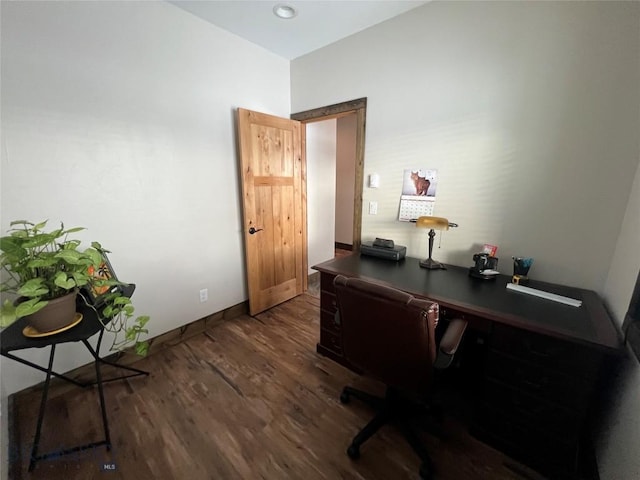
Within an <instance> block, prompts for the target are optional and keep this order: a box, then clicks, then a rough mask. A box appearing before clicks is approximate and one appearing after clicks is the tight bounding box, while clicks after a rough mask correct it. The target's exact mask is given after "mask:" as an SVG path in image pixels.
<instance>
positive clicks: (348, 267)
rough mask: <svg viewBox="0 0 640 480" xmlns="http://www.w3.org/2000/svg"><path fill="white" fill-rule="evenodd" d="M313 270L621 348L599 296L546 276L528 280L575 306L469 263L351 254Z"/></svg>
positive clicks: (557, 334)
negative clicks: (516, 287) (479, 272)
mask: <svg viewBox="0 0 640 480" xmlns="http://www.w3.org/2000/svg"><path fill="white" fill-rule="evenodd" d="M312 268H314V269H315V270H318V271H320V272H323V273H329V274H332V275H337V274H341V275H345V276H348V277H358V278H363V279H369V280H375V281H377V282H378V283H383V284H387V285H390V286H392V287H395V288H397V289H400V290H403V291H405V292H408V293H411V294H412V295H416V296H419V297H423V298H428V299H430V300H433V301H435V302H438V303H439V304H440V305H441V306H443V307H448V308H451V309H454V310H457V311H459V312H463V313H466V314H470V315H477V316H481V317H483V318H487V319H490V320H492V321H495V322H499V323H504V324H507V325H512V326H514V327H518V328H522V329H525V330H529V331H533V332H537V333H541V334H543V335H549V336H553V337H557V338H562V339H564V340H569V341H572V342H576V343H583V344H586V345H589V346H591V347H595V348H601V349H604V350H610V351H612V350H620V349H621V347H622V341H621V337H620V335H619V333H618V330H617V328H616V326H615V325H614V323H613V321H612V320H611V317H610V316H609V314H608V313H607V311H606V310H605V307H604V304H603V303H602V300H601V299H600V297H599V296H598V295H597V294H596V293H595V292H594V291H591V290H584V289H579V288H573V287H566V286H562V285H555V284H551V283H546V282H538V281H531V282H530V283H529V284H528V285H527V286H530V287H532V288H537V289H539V290H545V291H547V292H551V293H555V294H558V295H563V296H565V297H571V298H575V299H578V300H582V305H581V306H580V307H572V306H569V305H564V304H561V303H558V302H554V301H551V300H546V299H543V298H538V297H534V296H531V295H527V294H523V293H519V292H515V291H511V290H507V289H506V284H507V283H508V282H510V280H511V277H508V276H506V275H499V276H498V278H496V279H495V280H481V279H477V278H473V277H470V276H469V274H468V268H463V267H456V266H450V265H448V266H447V270H427V269H425V268H420V265H419V259H417V258H410V257H407V258H405V259H403V260H401V261H399V262H393V261H389V260H384V259H379V258H374V257H367V256H359V255H358V254H352V255H348V256H346V257H342V258H337V259H334V260H330V261H328V262H324V263H321V264H319V265H315V266H314V267H312Z"/></svg>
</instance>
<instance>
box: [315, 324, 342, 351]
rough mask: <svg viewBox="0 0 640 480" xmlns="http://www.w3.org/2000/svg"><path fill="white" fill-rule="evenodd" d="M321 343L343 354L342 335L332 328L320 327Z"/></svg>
mask: <svg viewBox="0 0 640 480" xmlns="http://www.w3.org/2000/svg"><path fill="white" fill-rule="evenodd" d="M320 345H322V346H323V347H325V348H327V349H329V350H331V351H333V352H335V353H337V354H338V355H342V337H341V336H340V335H337V334H336V333H334V332H332V331H330V330H326V329H324V328H321V329H320Z"/></svg>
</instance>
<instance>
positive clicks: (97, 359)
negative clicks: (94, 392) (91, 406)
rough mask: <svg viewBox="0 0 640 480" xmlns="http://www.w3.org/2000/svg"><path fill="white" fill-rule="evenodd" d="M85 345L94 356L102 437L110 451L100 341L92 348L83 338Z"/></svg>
mask: <svg viewBox="0 0 640 480" xmlns="http://www.w3.org/2000/svg"><path fill="white" fill-rule="evenodd" d="M100 340H102V332H101V335H100ZM83 342H84V344H85V346H86V347H87V348H88V349H89V351H90V352H91V354H92V355H93V357H94V363H95V366H96V380H97V382H96V383H97V384H98V395H99V396H100V410H101V411H102V425H103V427H104V439H105V442H106V447H107V451H111V435H110V434H109V423H108V421H107V408H106V406H105V403H104V390H103V388H102V374H101V373H100V356H99V354H98V351H99V348H100V343H99V342H98V347H97V348H98V349H97V350H95V351H94V350H93V349H92V348H91V345H89V342H87V341H86V340H83Z"/></svg>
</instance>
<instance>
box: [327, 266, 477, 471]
mask: <svg viewBox="0 0 640 480" xmlns="http://www.w3.org/2000/svg"><path fill="white" fill-rule="evenodd" d="M334 286H335V291H336V297H337V304H338V312H337V315H339V322H340V325H341V329H342V342H343V343H342V347H343V351H344V355H345V357H346V359H347V360H348V361H349V362H350V363H351V364H353V365H354V366H355V367H356V368H359V369H360V370H362V371H363V372H364V374H365V375H367V376H370V377H372V378H375V379H377V380H379V381H381V382H383V383H384V384H385V385H386V386H387V389H386V394H385V398H384V399H382V398H379V397H375V396H373V395H370V394H368V393H366V392H363V391H361V390H357V389H355V388H352V387H349V386H347V387H344V389H343V391H342V394H341V395H340V400H341V401H342V403H348V402H349V400H350V397H352V396H353V397H355V398H358V399H360V400H362V401H364V402H365V403H367V404H369V405H372V406H374V407H375V408H376V409H377V410H378V413H377V414H376V416H375V417H374V418H373V419H372V420H371V421H370V422H369V423H368V424H367V425H366V426H365V427H364V428H363V429H362V430H360V432H359V433H358V434H357V435H356V436H355V437H354V438H353V440H352V442H351V445H350V446H349V448H348V449H347V454H348V455H349V457H350V458H352V459H356V458H358V457H359V456H360V446H361V445H362V444H363V443H364V442H365V441H366V440H367V439H369V438H370V437H371V436H372V435H373V434H374V433H375V432H376V431H377V430H378V429H379V428H380V427H382V426H383V425H384V424H386V423H389V422H393V423H395V424H396V425H397V426H398V427H399V428H400V431H401V432H402V434H403V435H404V437H405V438H406V439H407V441H408V442H409V444H410V445H411V447H412V448H413V450H414V451H415V452H416V453H417V454H418V456H419V457H420V459H421V461H422V463H421V465H420V476H421V478H424V479H429V478H432V477H431V475H432V472H433V466H432V462H431V459H430V458H429V454H428V453H427V450H426V448H425V447H424V446H423V445H422V443H421V442H420V440H419V439H418V435H417V433H416V432H415V430H414V426H413V421H412V420H415V416H416V414H418V413H423V412H424V403H422V400H425V399H428V394H429V392H430V391H431V390H432V380H433V371H434V368H446V367H447V366H449V364H451V362H452V360H453V356H454V354H455V352H456V349H457V348H458V345H459V344H460V341H461V339H462V335H463V334H464V331H465V329H466V326H467V323H466V322H465V321H464V320H461V319H456V320H453V321H451V322H450V323H449V325H448V327H447V329H446V332H445V333H444V335H443V336H442V339H441V341H440V342H439V345H438V346H436V339H435V330H436V325H437V323H438V305H437V304H436V303H433V302H430V301H427V300H421V299H417V298H415V297H413V296H412V295H409V294H407V293H405V292H403V291H400V290H396V289H394V288H391V287H386V286H383V285H379V284H376V283H371V282H367V281H364V280H361V279H357V278H347V277H344V276H342V275H338V276H337V277H336V278H335V280H334ZM416 400H419V401H416Z"/></svg>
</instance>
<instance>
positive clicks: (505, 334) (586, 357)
mask: <svg viewBox="0 0 640 480" xmlns="http://www.w3.org/2000/svg"><path fill="white" fill-rule="evenodd" d="M490 347H491V348H492V349H493V350H497V351H500V352H504V353H506V354H509V355H512V356H514V357H517V358H520V359H522V360H526V361H528V362H531V363H533V364H536V365H540V366H543V367H547V368H550V369H557V370H558V371H561V372H562V373H564V374H566V375H576V376H580V377H584V378H594V377H595V376H596V375H597V372H598V368H599V366H600V361H601V355H600V354H599V353H597V352H594V351H593V350H592V349H588V348H586V347H583V346H581V345H578V344H575V343H571V342H566V341H563V340H559V339H556V338H551V337H547V336H544V335H540V334H537V333H532V332H527V331H524V330H520V329H517V328H512V327H509V326H507V325H501V324H495V326H494V329H493V332H492V335H491V344H490Z"/></svg>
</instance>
